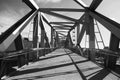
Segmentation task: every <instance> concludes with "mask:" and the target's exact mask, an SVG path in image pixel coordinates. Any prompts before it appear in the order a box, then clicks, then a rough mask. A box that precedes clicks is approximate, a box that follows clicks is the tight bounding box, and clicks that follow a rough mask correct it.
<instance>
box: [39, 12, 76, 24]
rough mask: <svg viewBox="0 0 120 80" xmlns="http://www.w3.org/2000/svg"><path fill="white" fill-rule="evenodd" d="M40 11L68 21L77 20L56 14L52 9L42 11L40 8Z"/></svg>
mask: <svg viewBox="0 0 120 80" xmlns="http://www.w3.org/2000/svg"><path fill="white" fill-rule="evenodd" d="M40 11H41V12H43V13H46V14H49V15H52V16H56V17H59V18H62V19H65V20H68V21H73V22H75V21H77V19H74V18H71V17H68V16H65V15H61V14H58V13H55V12H52V11H44V10H40Z"/></svg>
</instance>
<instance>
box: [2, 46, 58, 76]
mask: <svg viewBox="0 0 120 80" xmlns="http://www.w3.org/2000/svg"><path fill="white" fill-rule="evenodd" d="M55 49H56V48H32V49H26V50H20V51H16V52H7V53H3V54H4V55H3V56H2V57H1V58H0V61H1V65H0V78H1V77H2V76H4V75H6V72H5V71H6V70H5V69H6V66H7V65H6V63H7V62H9V61H10V60H12V61H20V60H18V59H20V58H21V57H23V58H22V59H24V62H18V63H19V64H15V65H17V66H18V67H19V66H20V67H22V66H23V65H25V64H27V65H28V63H29V62H31V60H30V59H29V58H30V55H33V54H37V53H38V54H39V56H38V57H41V56H44V55H45V54H47V53H50V52H51V51H53V50H55ZM5 54H6V55H5ZM41 54H42V55H41ZM32 57H33V56H32ZM36 60H39V58H38V59H36ZM36 60H35V61H36ZM22 61H23V60H22ZM7 67H8V66H7ZM9 67H10V66H9ZM12 67H13V66H12Z"/></svg>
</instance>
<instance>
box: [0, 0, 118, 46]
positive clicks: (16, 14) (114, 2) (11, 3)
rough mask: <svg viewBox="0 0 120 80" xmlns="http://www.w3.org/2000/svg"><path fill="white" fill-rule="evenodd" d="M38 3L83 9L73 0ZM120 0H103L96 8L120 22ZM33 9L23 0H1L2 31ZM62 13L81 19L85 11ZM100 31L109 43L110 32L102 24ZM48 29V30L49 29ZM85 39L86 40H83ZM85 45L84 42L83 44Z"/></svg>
mask: <svg viewBox="0 0 120 80" xmlns="http://www.w3.org/2000/svg"><path fill="white" fill-rule="evenodd" d="M83 1H84V2H85V4H87V5H90V3H91V2H92V0H83ZM35 2H36V3H37V5H38V6H39V7H40V8H54V7H55V8H78V9H82V7H81V6H79V5H78V4H77V3H75V2H74V1H73V0H35ZM119 8H120V0H103V2H102V3H101V4H100V6H99V7H98V8H97V9H96V11H98V12H99V13H101V14H103V15H105V16H107V17H109V18H111V19H113V20H115V21H116V22H118V23H120V16H119V14H120V11H119ZM30 10H31V9H30V8H29V7H28V6H26V5H25V4H24V3H23V2H22V0H0V33H2V32H4V31H5V30H6V29H8V28H9V27H10V26H11V25H13V24H14V23H15V22H16V21H18V20H19V19H21V18H22V17H23V16H24V15H25V14H27V13H28V12H29V11H30ZM60 14H64V15H67V16H70V17H72V18H75V19H79V18H80V17H81V15H82V14H83V13H67V12H63V13H60ZM46 17H48V19H49V20H50V21H59V20H61V19H60V18H56V17H53V16H48V15H46ZM63 21H65V20H63ZM30 26H31V23H30V24H29V25H28V27H27V28H26V30H24V31H23V36H28V33H29V32H28V31H29V30H28V29H30ZM99 26H100V31H101V33H102V36H103V40H104V42H105V45H106V46H108V45H109V40H110V32H109V31H108V30H107V29H106V28H104V27H103V26H102V25H100V24H99ZM45 28H46V32H47V35H48V36H49V37H50V33H49V30H50V29H48V25H46V24H45ZM47 30H48V31H47ZM83 41H84V40H83ZM82 45H84V44H82Z"/></svg>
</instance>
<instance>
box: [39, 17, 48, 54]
mask: <svg viewBox="0 0 120 80" xmlns="http://www.w3.org/2000/svg"><path fill="white" fill-rule="evenodd" d="M39 25H40V29H41V42H40V47H41V48H45V35H46V34H45V29H44V25H43V22H42V16H41V15H40V22H39ZM40 54H41V55H42V56H44V55H45V51H44V50H42V51H40Z"/></svg>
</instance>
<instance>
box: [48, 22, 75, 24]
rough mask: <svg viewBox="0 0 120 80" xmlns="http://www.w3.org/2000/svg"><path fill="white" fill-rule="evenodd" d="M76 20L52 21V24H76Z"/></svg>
mask: <svg viewBox="0 0 120 80" xmlns="http://www.w3.org/2000/svg"><path fill="white" fill-rule="evenodd" d="M74 23H75V22H50V24H74Z"/></svg>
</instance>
